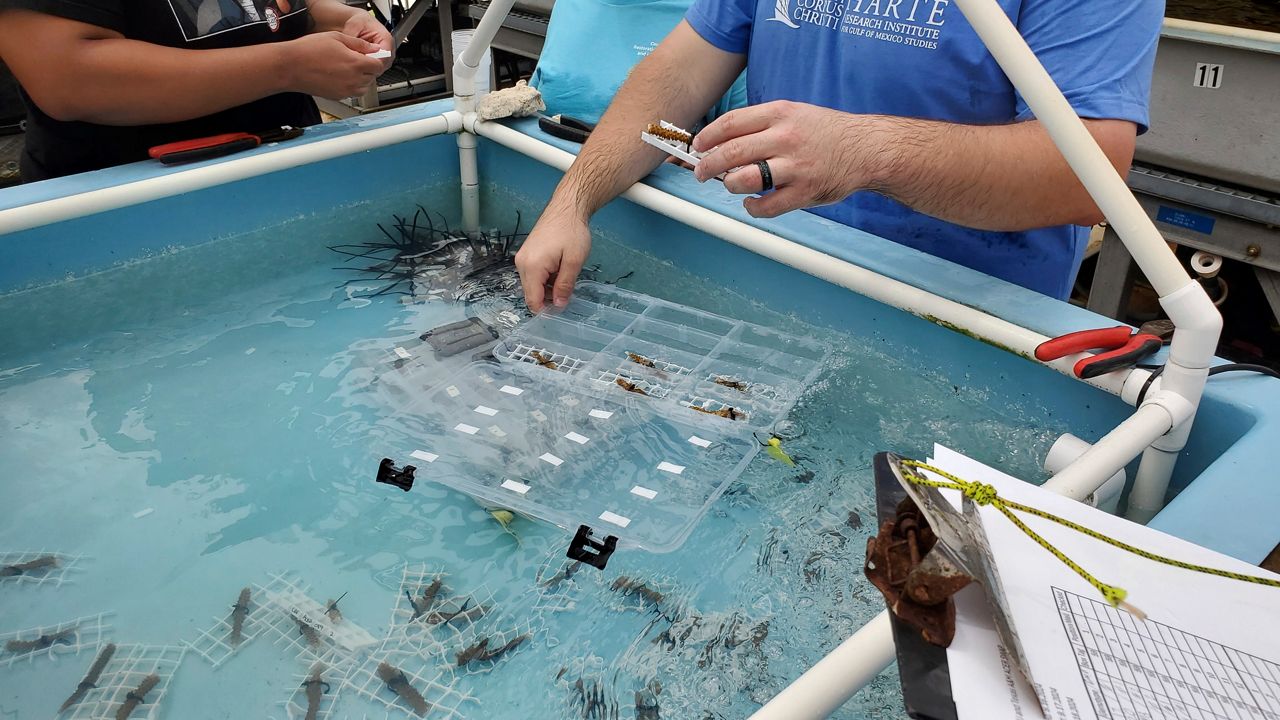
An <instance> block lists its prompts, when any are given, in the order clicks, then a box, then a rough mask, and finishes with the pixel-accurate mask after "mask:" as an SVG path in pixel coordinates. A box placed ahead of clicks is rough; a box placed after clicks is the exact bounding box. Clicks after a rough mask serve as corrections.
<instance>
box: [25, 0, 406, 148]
mask: <svg viewBox="0 0 1280 720" xmlns="http://www.w3.org/2000/svg"><path fill="white" fill-rule="evenodd" d="M377 50H379V47H378V46H377V45H374V44H372V43H370V42H367V41H365V40H361V39H360V38H357V37H353V36H350V35H345V34H343V33H340V32H325V33H317V34H312V35H308V36H306V37H303V38H299V39H298V40H292V41H289V42H282V43H269V44H264V45H252V46H248V47H241V48H231V49H225V50H182V49H176V48H169V47H163V46H160V45H153V44H151V43H145V42H140V41H137V40H128V39H125V38H124V37H123V36H122V35H121V34H120V33H118V32H115V31H113V30H107V29H104V28H101V27H98V26H96V25H89V24H86V23H81V22H76V21H74V20H68V19H65V18H60V17H55V16H52V15H46V14H42V13H37V12H32V11H28V10H5V11H0V58H3V59H4V61H5V63H6V64H8V65H9V68H10V69H11V70H12V71H13V74H14V76H15V77H17V78H18V81H19V82H20V83H22V86H23V87H24V88H25V89H26V91H27V93H28V94H29V95H30V96H31V98H32V100H34V101H35V103H36V105H38V106H39V107H40V109H41V110H43V111H44V112H45V113H46V114H48V115H49V116H50V117H53V118H54V119H57V120H64V121H84V122H92V123H98V124H102V125H146V124H154V123H166V122H178V121H182V120H189V119H192V118H197V117H202V116H205V115H209V114H212V113H215V112H218V111H221V110H225V109H227V108H231V107H235V106H237V105H243V104H245V103H248V102H251V101H253V100H258V99H260V98H264V97H267V96H269V95H275V94H277V93H281V92H288V91H295V92H303V93H307V94H310V95H319V96H322V97H330V98H343V97H351V96H353V95H360V94H363V93H364V91H365V89H366V88H368V87H369V85H370V84H371V83H372V82H374V81H375V80H376V79H377V76H378V74H380V73H381V72H382V70H383V67H384V65H383V62H382V61H380V60H374V59H372V58H369V57H366V54H367V53H372V52H376V51H377ZM247 129H248V128H247Z"/></svg>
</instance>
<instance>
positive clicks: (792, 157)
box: [694, 102, 1137, 231]
mask: <svg viewBox="0 0 1280 720" xmlns="http://www.w3.org/2000/svg"><path fill="white" fill-rule="evenodd" d="M1085 124H1086V126H1087V127H1088V128H1089V131H1090V132H1091V133H1092V134H1093V136H1094V138H1095V139H1096V140H1097V141H1098V143H1099V145H1101V146H1102V149H1103V151H1104V152H1105V153H1106V154H1107V157H1108V158H1109V159H1110V160H1111V162H1112V164H1113V165H1115V167H1116V171H1117V172H1119V173H1121V174H1122V175H1123V174H1126V173H1127V172H1128V169H1129V164H1130V163H1131V162H1132V161H1133V151H1134V143H1135V140H1136V137H1137V127H1136V126H1135V125H1134V124H1133V123H1132V122H1128V121H1126V120H1086V121H1085ZM711 148H715V151H714V152H711V153H710V154H709V155H707V157H706V158H705V159H704V160H703V161H702V162H701V163H700V164H699V165H698V168H697V177H698V179H699V180H707V179H708V178H711V177H714V176H716V175H717V174H719V173H722V172H725V171H727V170H730V169H731V168H740V169H739V170H737V171H736V172H732V173H730V174H729V175H728V176H727V177H726V178H725V183H724V184H725V187H726V188H727V189H728V190H730V191H731V192H735V193H742V194H751V193H757V192H760V190H761V187H762V178H761V174H760V170H759V168H758V167H757V166H756V165H755V164H754V163H755V162H756V161H758V160H765V161H767V162H768V164H769V170H770V173H771V174H772V176H773V182H774V186H775V187H776V188H777V189H776V190H775V191H774V192H772V193H768V194H766V195H763V196H761V197H758V198H754V197H753V198H747V199H746V200H745V201H744V205H745V206H746V209H747V211H748V212H749V213H751V214H752V215H754V216H756V217H775V216H777V215H781V214H782V213H785V212H788V211H791V210H796V209H800V208H806V207H814V206H817V205H826V204H830V203H835V202H839V201H841V200H843V199H844V198H846V197H848V196H849V195H851V194H853V193H854V192H856V191H859V190H873V191H875V192H879V193H882V194H884V195H887V196H889V197H891V198H893V199H895V200H898V201H899V202H902V203H903V204H905V205H907V206H908V207H911V208H912V209H914V210H917V211H919V212H922V213H925V214H927V215H932V216H933V217H936V218H940V219H942V220H946V221H948V222H953V223H956V224H957V225H964V226H966V227H972V228H977V229H980V230H995V231H1014V230H1027V229H1031V228H1037V227H1046V226H1051V225H1063V224H1075V225H1092V224H1095V223H1097V222H1099V221H1101V220H1102V219H1103V218H1102V214H1101V211H1099V210H1098V207H1097V205H1096V204H1095V203H1094V202H1093V199H1092V198H1090V197H1089V195H1088V193H1087V192H1086V191H1085V189H1084V186H1083V185H1082V184H1081V183H1080V181H1079V179H1077V178H1076V176H1075V173H1073V172H1072V171H1071V168H1070V167H1069V166H1068V165H1067V162H1066V160H1065V159H1064V158H1063V157H1062V154H1061V153H1060V152H1059V151H1058V148H1057V147H1056V146H1055V145H1054V144H1053V141H1052V140H1051V139H1050V138H1049V134H1048V133H1047V132H1046V131H1045V129H1044V127H1043V126H1042V125H1040V123H1039V122H1036V121H1034V120H1029V121H1026V122H1018V123H1012V124H1008V125H987V126H975V125H960V124H954V123H946V122H938V121H932V120H914V119H909V118H899V117H889V116H882V115H850V114H847V113H841V112H838V111H835V110H828V109H825V108H819V107H815V106H813V105H805V104H801V103H789V102H774V103H767V104H765V105H759V106H756V107H751V108H744V109H742V110H737V111H735V112H732V113H729V114H728V115H725V116H724V117H723V118H720V119H718V120H717V121H716V122H714V123H712V124H711V125H709V126H707V128H706V129H705V130H703V131H702V132H701V133H699V135H698V137H697V138H695V139H694V149H695V150H699V151H707V150H710V149H711Z"/></svg>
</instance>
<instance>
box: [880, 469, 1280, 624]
mask: <svg viewBox="0 0 1280 720" xmlns="http://www.w3.org/2000/svg"><path fill="white" fill-rule="evenodd" d="M902 465H904V466H906V467H911V468H917V469H919V470H927V471H929V472H931V473H934V474H935V475H938V476H940V477H944V478H946V479H947V480H949V481H950V482H941V481H938V480H930V479H928V478H926V477H924V476H923V475H916V474H915V473H903V477H905V478H906V479H907V480H908V481H910V482H911V483H913V484H916V485H925V486H928V487H935V488H945V489H949V490H958V491H960V492H961V493H962V494H964V496H965V497H967V498H969V499H970V500H972V501H973V502H975V503H977V504H978V505H990V506H992V507H994V508H996V509H997V510H999V511H1000V512H1001V513H1002V514H1003V515H1004V516H1005V517H1007V518H1009V520H1010V521H1011V522H1012V523H1013V524H1014V525H1016V526H1017V527H1018V529H1020V530H1022V532H1024V533H1026V534H1027V537H1029V538H1031V539H1032V540H1034V541H1036V544H1037V545H1039V546H1040V547H1042V548H1044V549H1045V550H1048V551H1049V552H1050V553H1051V554H1052V555H1053V556H1054V557H1056V558H1058V559H1059V560H1061V561H1062V563H1063V564H1064V565H1066V566H1067V567H1069V568H1071V569H1072V570H1073V571H1075V573H1076V574H1077V575H1079V576H1080V577H1082V578H1084V579H1085V581H1086V582H1088V583H1089V584H1090V585H1092V586H1093V587H1094V588H1096V589H1097V591H1098V592H1099V593H1101V594H1102V597H1103V598H1105V599H1106V601H1107V602H1108V603H1110V604H1111V606H1112V607H1118V608H1122V609H1124V610H1127V611H1129V612H1131V613H1133V614H1134V615H1137V616H1138V617H1140V618H1143V619H1145V617H1146V616H1145V615H1144V614H1143V613H1142V611H1140V610H1138V609H1137V608H1135V607H1133V606H1132V605H1129V604H1128V603H1126V602H1125V598H1126V597H1127V596H1128V593H1127V592H1126V591H1125V590H1124V589H1123V588H1119V587H1116V586H1114V585H1107V584H1106V583H1104V582H1102V581H1101V580H1098V579H1097V578H1095V577H1094V576H1093V575H1091V574H1089V572H1088V571H1087V570H1085V569H1084V568H1082V567H1080V566H1079V565H1077V564H1076V563H1075V562H1074V561H1073V560H1072V559H1071V558H1069V557H1067V556H1066V555H1064V554H1063V553H1062V551H1061V550H1059V549H1058V548H1056V547H1054V546H1053V543H1051V542H1049V541H1048V540H1045V539H1044V538H1042V537H1040V536H1039V535H1038V534H1036V532H1035V531H1034V530H1032V529H1031V528H1029V527H1027V525H1026V523H1024V522H1022V520H1020V519H1018V516H1016V515H1014V514H1013V511H1014V510H1017V511H1018V512H1024V513H1027V514H1028V515H1035V516H1036V517H1040V518H1044V519H1045V520H1051V521H1053V522H1055V523H1058V524H1059V525H1062V526H1063V527H1067V528H1070V529H1072V530H1075V531H1076V532H1078V533H1082V534H1084V535H1087V536H1089V537H1091V538H1093V539H1095V540H1100V541H1102V542H1104V543H1106V544H1108V545H1111V546H1112V547H1117V548H1120V549H1121V550H1124V551H1125V552H1129V553H1132V554H1134V555H1137V556H1138V557H1141V558H1146V559H1147V560H1153V561H1155V562H1158V563H1162V564H1164V565H1170V566H1172V567H1176V568H1182V569H1183V570H1190V571H1192V572H1198V573H1204V574H1205V575H1216V576H1217V577H1222V578H1227V579H1229V580H1239V581H1241V582H1247V583H1254V584H1257V585H1266V586H1269V587H1275V588H1280V580H1272V579H1270V578H1263V577H1256V576H1253V575H1243V574H1241V573H1236V572H1230V571H1228V570H1219V569H1218V568H1211V567H1206V566H1204V565H1195V564H1192V563H1187V562H1182V561H1181V560H1174V559H1173V558H1167V557H1164V556H1163V555H1156V554H1155V553H1151V552H1147V551H1146V550H1143V549H1141V548H1136V547H1134V546H1132V545H1129V544H1127V543H1123V542H1120V541H1119V540H1116V539H1115V538H1111V537H1108V536H1106V535H1103V534H1102V533H1100V532H1098V531H1096V530H1090V529H1089V528H1087V527H1085V526H1083V525H1079V524H1077V523H1073V522H1071V521H1070V520H1066V519H1063V518H1060V517H1058V516H1057V515H1053V514H1051V513H1047V512H1045V511H1043V510H1037V509H1035V508H1033V507H1028V506H1026V505H1023V504H1021V503H1016V502H1013V501H1012V500H1005V499H1004V498H1002V497H1000V496H999V494H997V493H996V489H995V488H994V487H992V486H991V485H986V484H984V483H978V482H968V481H966V480H961V479H960V478H958V477H956V476H955V475H952V474H951V473H948V472H946V471H945V470H939V469H938V468H936V467H932V466H930V465H926V464H924V463H922V462H918V461H916V460H903V461H902Z"/></svg>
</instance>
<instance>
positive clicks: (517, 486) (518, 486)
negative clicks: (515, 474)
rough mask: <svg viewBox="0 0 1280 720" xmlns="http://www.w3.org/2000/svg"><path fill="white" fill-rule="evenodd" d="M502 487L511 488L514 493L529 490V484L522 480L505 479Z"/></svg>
mask: <svg viewBox="0 0 1280 720" xmlns="http://www.w3.org/2000/svg"><path fill="white" fill-rule="evenodd" d="M502 487H504V488H506V489H507V490H510V491H511V492H513V493H520V494H521V495H523V494H525V493H527V492H529V486H528V485H525V484H524V483H522V482H516V481H515V480H503V481H502Z"/></svg>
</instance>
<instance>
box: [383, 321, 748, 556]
mask: <svg viewBox="0 0 1280 720" xmlns="http://www.w3.org/2000/svg"><path fill="white" fill-rule="evenodd" d="M550 322H552V323H553V324H558V325H563V326H569V327H573V326H572V325H571V324H569V323H565V322H563V321H562V320H561V319H554V320H550ZM580 329H582V330H583V331H584V335H585V334H586V333H585V330H587V329H588V328H585V327H580ZM607 345H608V343H607V342H604V343H600V344H599V348H598V349H597V351H596V352H597V353H598V352H599V349H602V348H603V347H605V346H607ZM513 347H515V346H513ZM595 359H598V358H593V361H594V360H595ZM584 362H585V360H584ZM581 370H582V368H578V369H577V370H574V371H569V372H551V371H549V370H547V369H544V368H542V367H540V366H538V365H534V364H524V363H494V362H481V363H473V364H470V365H468V366H466V367H465V368H463V369H462V370H461V371H459V372H458V373H456V374H454V375H452V376H450V377H449V378H448V379H446V380H444V381H442V382H440V383H439V384H437V385H436V386H435V388H434V389H433V390H432V391H430V392H429V393H426V394H424V395H421V396H420V397H419V398H418V399H417V400H416V401H415V402H414V403H413V404H411V405H409V406H408V407H406V408H405V410H404V412H402V413H399V414H397V415H395V416H392V417H388V418H385V419H384V420H382V421H381V422H380V425H381V426H382V427H381V428H380V432H378V433H377V434H378V436H379V437H380V438H382V440H383V441H384V442H385V445H384V446H383V447H382V448H381V450H382V453H383V454H384V455H385V456H386V457H389V458H393V459H394V461H395V463H396V464H397V465H405V464H408V465H413V466H415V467H416V468H417V470H416V479H417V482H424V481H432V482H439V483H442V484H444V485H446V486H448V487H451V488H454V489H456V490H459V491H461V492H464V493H466V494H468V495H470V496H472V497H474V498H477V499H478V500H480V501H481V502H483V503H485V504H487V505H489V506H491V507H503V508H508V509H510V510H513V511H515V512H518V513H521V514H523V515H527V516H530V517H534V518H539V519H542V520H545V521H548V522H551V523H554V524H556V525H559V526H561V527H564V528H566V529H569V530H576V529H577V528H578V527H579V526H581V525H588V526H590V527H592V528H593V529H595V530H597V531H598V533H599V534H600V535H602V536H605V535H612V536H615V537H617V538H618V544H619V546H620V547H622V546H630V547H639V548H642V549H644V550H648V551H651V552H670V551H672V550H675V549H676V548H678V547H679V546H680V545H681V544H683V542H684V540H685V539H686V538H687V537H688V535H689V533H690V532H691V531H692V530H693V527H694V525H695V524H696V523H697V522H698V520H699V519H700V518H701V517H702V515H703V514H704V513H705V512H706V511H707V508H708V507H709V506H710V504H711V503H712V502H713V501H714V500H715V499H716V498H717V497H719V496H720V494H721V493H722V492H723V491H724V489H725V487H726V486H727V485H728V484H729V483H730V482H731V481H733V479H735V478H736V477H737V476H738V475H739V474H740V473H741V471H742V469H743V468H744V467H745V465H746V463H747V462H748V461H749V460H750V459H751V458H752V457H753V456H754V455H755V453H756V452H757V451H758V450H759V444H758V443H757V442H756V441H755V439H753V438H752V437H751V435H750V433H749V432H747V433H746V434H745V436H744V435H742V434H732V433H726V432H724V430H725V428H726V427H730V428H732V427H733V426H732V425H731V424H729V423H727V422H719V418H712V417H709V416H704V415H702V414H694V413H688V414H685V413H676V414H673V413H670V412H665V411H668V410H669V409H670V408H669V406H667V405H664V404H662V403H659V402H653V400H654V398H642V397H640V396H638V395H635V394H633V393H627V392H615V391H614V389H613V388H611V387H609V386H607V385H603V384H600V383H595V382H586V383H584V382H582V380H581V377H580V372H581ZM692 379H694V378H693V376H690V377H689V380H692ZM710 420H716V421H718V422H715V423H712V422H709V421H710Z"/></svg>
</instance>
